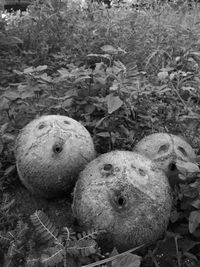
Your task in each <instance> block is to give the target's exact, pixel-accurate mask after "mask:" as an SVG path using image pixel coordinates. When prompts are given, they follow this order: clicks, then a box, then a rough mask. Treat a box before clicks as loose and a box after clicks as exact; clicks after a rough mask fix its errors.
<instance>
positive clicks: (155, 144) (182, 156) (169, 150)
mask: <svg viewBox="0 0 200 267" xmlns="http://www.w3.org/2000/svg"><path fill="white" fill-rule="evenodd" d="M134 151H136V152H138V153H140V154H142V155H145V156H147V157H148V158H150V159H151V160H153V161H154V162H156V163H157V165H158V167H159V168H161V169H162V170H164V172H165V173H166V175H167V176H168V178H169V179H170V182H171V183H173V179H174V180H176V179H177V178H178V174H179V171H178V169H177V163H178V162H179V163H180V162H195V158H196V155H195V152H194V150H193V149H192V147H191V146H190V145H189V144H188V143H187V142H186V141H185V140H184V139H182V138H181V137H179V136H176V135H172V134H168V133H155V134H151V135H148V136H146V137H144V138H143V139H142V140H141V141H140V142H139V143H138V144H136V146H135V148H134Z"/></svg>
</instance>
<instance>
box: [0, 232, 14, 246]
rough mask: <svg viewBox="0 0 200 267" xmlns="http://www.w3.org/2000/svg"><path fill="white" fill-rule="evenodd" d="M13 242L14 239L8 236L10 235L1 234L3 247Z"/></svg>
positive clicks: (0, 240) (0, 239)
mask: <svg viewBox="0 0 200 267" xmlns="http://www.w3.org/2000/svg"><path fill="white" fill-rule="evenodd" d="M11 241H12V238H11V237H10V235H8V233H6V234H3V233H0V244H1V245H2V246H5V247H6V246H8V245H9V244H10V242H11Z"/></svg>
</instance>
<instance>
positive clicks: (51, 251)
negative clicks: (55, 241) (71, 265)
mask: <svg viewBox="0 0 200 267" xmlns="http://www.w3.org/2000/svg"><path fill="white" fill-rule="evenodd" d="M64 255H65V249H63V248H59V247H50V248H48V249H46V250H45V251H43V254H42V256H41V259H40V262H41V263H42V264H43V266H44V267H51V266H52V267H53V266H56V264H58V263H60V262H62V261H63V259H64Z"/></svg>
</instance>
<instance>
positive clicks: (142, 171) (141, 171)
mask: <svg viewBox="0 0 200 267" xmlns="http://www.w3.org/2000/svg"><path fill="white" fill-rule="evenodd" d="M138 171H139V173H140V175H141V176H145V174H146V173H145V171H144V170H143V169H139V170H138Z"/></svg>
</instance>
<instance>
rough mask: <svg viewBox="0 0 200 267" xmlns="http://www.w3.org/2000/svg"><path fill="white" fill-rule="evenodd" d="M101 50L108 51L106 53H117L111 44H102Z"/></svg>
mask: <svg viewBox="0 0 200 267" xmlns="http://www.w3.org/2000/svg"><path fill="white" fill-rule="evenodd" d="M101 50H103V51H104V52H106V53H108V54H114V55H115V54H117V53H118V49H116V48H114V47H113V46H112V45H104V46H102V47H101Z"/></svg>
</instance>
